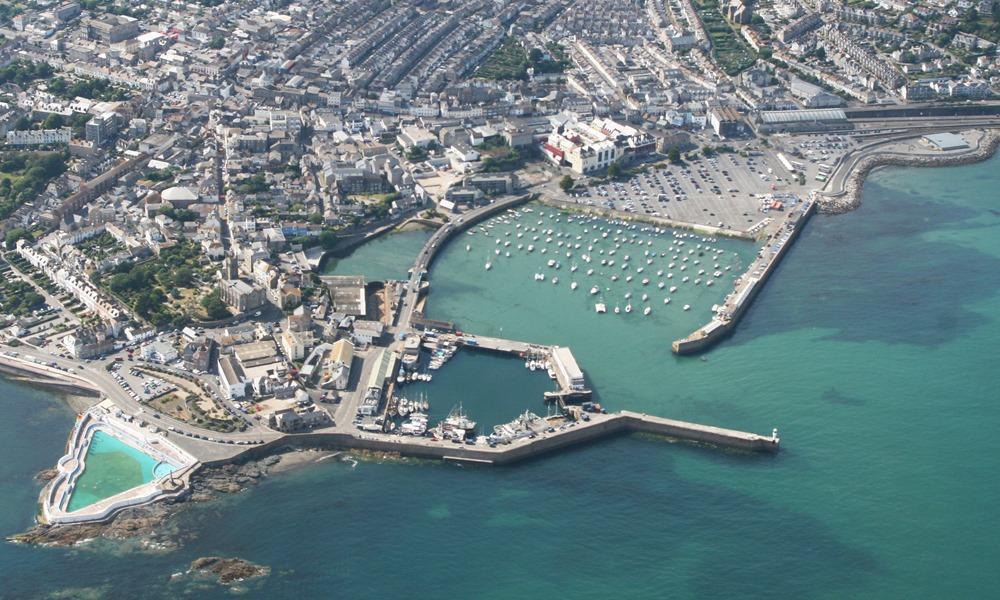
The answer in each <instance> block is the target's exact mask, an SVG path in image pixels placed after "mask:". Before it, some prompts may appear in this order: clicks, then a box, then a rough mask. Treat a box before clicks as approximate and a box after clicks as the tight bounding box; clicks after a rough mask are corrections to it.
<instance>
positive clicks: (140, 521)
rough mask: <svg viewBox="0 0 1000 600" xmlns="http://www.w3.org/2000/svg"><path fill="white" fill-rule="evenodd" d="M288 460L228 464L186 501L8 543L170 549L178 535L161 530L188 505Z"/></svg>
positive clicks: (200, 480)
mask: <svg viewBox="0 0 1000 600" xmlns="http://www.w3.org/2000/svg"><path fill="white" fill-rule="evenodd" d="M291 454H298V453H291ZM286 456H289V455H287V454H286V455H273V456H268V457H265V458H262V459H260V460H255V461H249V462H246V463H243V464H240V465H236V464H228V465H223V466H221V467H214V468H203V469H201V470H199V471H198V472H197V473H195V474H194V475H192V477H191V488H190V491H189V493H188V494H186V496H184V497H181V498H177V499H174V500H167V501H162V502H155V503H153V504H148V505H145V506H137V507H134V508H127V509H125V510H123V511H121V512H120V513H118V514H117V515H116V516H115V517H113V518H112V519H111V520H109V521H106V522H103V523H81V524H73V525H45V524H37V525H35V526H34V527H32V528H31V529H29V530H27V531H25V532H23V533H19V534H17V535H13V536H10V537H8V538H7V539H8V541H11V542H16V543H24V544H37V545H43V546H73V545H76V544H81V543H84V542H86V541H89V540H94V539H105V540H117V541H124V540H133V539H138V541H139V546H140V547H141V548H144V549H150V550H155V549H161V550H162V549H169V548H173V547H176V546H177V545H178V541H179V539H180V535H179V533H180V532H178V531H176V528H174V527H165V526H164V525H165V522H166V521H167V520H168V519H169V518H170V517H172V516H173V515H174V514H175V513H177V512H178V511H179V510H180V509H181V508H182V507H183V506H185V505H186V504H187V503H188V502H209V501H211V500H215V499H216V498H219V497H220V496H222V495H226V494H235V493H238V492H241V491H243V490H245V489H247V488H249V487H252V486H254V485H257V484H258V483H259V482H260V481H261V480H263V479H264V478H265V477H267V476H268V475H269V474H270V473H271V472H276V471H278V470H279V469H278V468H277V467H278V465H279V464H280V463H282V462H287V463H295V462H297V461H296V460H295V459H294V458H293V459H289V460H285V457H286ZM50 471H51V470H50V469H47V470H46V471H42V472H41V473H39V474H38V475H37V476H36V478H37V479H39V480H44V479H45V478H46V477H49V476H50V475H51V473H50Z"/></svg>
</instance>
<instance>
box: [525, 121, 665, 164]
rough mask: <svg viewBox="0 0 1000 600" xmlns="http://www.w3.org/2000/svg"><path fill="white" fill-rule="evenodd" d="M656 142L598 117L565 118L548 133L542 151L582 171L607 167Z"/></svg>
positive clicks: (550, 157) (558, 162)
mask: <svg viewBox="0 0 1000 600" xmlns="http://www.w3.org/2000/svg"><path fill="white" fill-rule="evenodd" d="M655 145H656V143H655V140H654V139H653V138H652V137H651V136H650V135H648V134H646V133H644V132H642V131H640V130H638V129H636V128H634V127H630V126H628V125H622V124H620V123H617V122H615V121H612V120H611V119H601V118H597V119H594V120H593V121H591V122H589V123H584V122H582V121H576V120H571V121H568V122H566V123H565V124H564V125H563V126H562V128H561V131H560V130H556V131H554V132H552V133H551V134H550V135H549V138H548V141H546V142H545V143H544V144H542V151H543V152H544V153H545V155H546V156H547V157H548V158H549V160H551V161H552V162H554V163H555V164H557V165H568V166H569V168H570V169H572V170H573V171H574V172H576V173H580V174H581V175H583V174H589V173H593V172H596V171H600V170H602V169H606V168H608V167H609V166H611V164H613V163H615V162H617V161H618V160H619V159H621V158H623V157H625V156H626V155H629V154H641V153H645V152H650V151H652V150H653V149H654V148H655Z"/></svg>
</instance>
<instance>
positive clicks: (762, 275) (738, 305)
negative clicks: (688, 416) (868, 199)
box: [671, 199, 816, 354]
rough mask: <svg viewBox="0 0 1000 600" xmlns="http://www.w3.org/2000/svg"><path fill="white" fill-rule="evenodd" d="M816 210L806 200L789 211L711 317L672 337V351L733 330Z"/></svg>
mask: <svg viewBox="0 0 1000 600" xmlns="http://www.w3.org/2000/svg"><path fill="white" fill-rule="evenodd" d="M815 209H816V203H815V201H813V200H812V199H809V200H806V201H804V202H802V203H800V204H799V205H798V206H796V207H795V208H793V209H792V210H790V211H789V212H788V214H787V215H786V216H785V219H784V222H783V223H782V226H781V227H780V228H779V229H778V230H777V231H776V232H775V233H773V234H772V235H771V236H770V237H768V239H767V240H766V241H765V242H764V247H763V248H761V250H760V254H758V255H757V258H755V259H754V261H753V262H752V263H750V266H749V268H748V269H747V270H746V272H745V273H744V274H743V275H742V276H741V277H740V278H739V279H737V280H736V284H735V286H734V287H733V290H732V291H731V292H730V293H729V294H728V295H727V296H726V298H725V300H724V301H723V303H722V304H721V305H719V306H716V307H714V310H715V315H714V316H713V317H712V320H710V321H709V322H708V323H706V324H705V325H702V326H701V327H699V328H698V329H696V330H695V331H694V332H692V333H691V334H690V335H688V336H687V337H684V338H681V339H679V340H675V341H674V342H673V344H672V345H671V348H672V349H673V352H674V354H695V353H697V352H702V351H704V350H706V349H708V348H709V347H710V346H712V345H713V344H715V343H716V342H718V341H719V340H721V339H722V338H724V337H726V336H727V335H729V334H731V333H732V332H733V329H735V328H736V325H737V323H739V320H740V319H741V318H742V317H743V315H744V314H745V313H746V310H747V308H749V307H750V304H751V303H752V302H753V300H754V298H755V297H756V296H757V294H758V293H759V292H760V290H761V289H762V288H763V287H764V284H765V283H766V282H767V280H768V278H770V277H771V274H772V273H774V270H775V269H776V268H777V266H778V263H780V262H781V259H782V258H783V257H784V256H785V253H787V252H788V249H789V248H790V247H791V245H792V243H793V242H794V241H795V238H797V237H798V235H799V232H800V231H802V228H803V227H804V226H805V224H806V222H807V221H808V220H809V217H810V216H811V215H812V214H813V212H814V211H815Z"/></svg>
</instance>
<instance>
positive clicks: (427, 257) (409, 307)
mask: <svg viewBox="0 0 1000 600" xmlns="http://www.w3.org/2000/svg"><path fill="white" fill-rule="evenodd" d="M527 200H528V195H520V196H514V197H511V198H505V199H503V200H497V201H496V202H493V203H492V204H487V205H485V206H480V207H479V208H474V209H472V210H470V211H467V212H464V213H462V214H461V216H459V217H458V218H457V219H455V221H454V222H451V223H446V224H445V225H443V226H442V227H440V228H439V229H438V230H437V231H435V232H434V235H432V236H431V237H430V239H429V240H427V242H426V243H425V244H424V247H423V248H421V249H420V252H419V253H417V258H416V260H415V261H414V263H413V269H412V270H411V271H410V279H409V281H408V282H407V284H406V289H405V290H404V291H403V299H402V302H401V305H400V310H399V319H398V320H397V322H396V323H397V327H398V329H399V330H400V331H408V330H409V329H410V321H411V320H412V319H413V312H414V311H415V310H416V306H417V300H418V299H419V297H420V283H421V281H422V280H423V277H424V274H425V273H426V271H427V269H428V268H429V267H430V264H431V261H433V260H434V255H435V254H437V252H438V250H440V249H441V248H442V247H443V246H444V244H445V243H446V242H447V241H448V238H449V237H451V235H452V234H453V233H455V232H460V231H462V230H464V229H465V228H467V227H469V226H471V225H474V224H476V223H478V222H479V221H481V220H482V219H483V218H485V217H486V216H489V215H492V214H494V213H498V212H501V211H503V210H505V209H507V208H511V207H514V206H517V205H518V204H522V203H524V202H526V201H527Z"/></svg>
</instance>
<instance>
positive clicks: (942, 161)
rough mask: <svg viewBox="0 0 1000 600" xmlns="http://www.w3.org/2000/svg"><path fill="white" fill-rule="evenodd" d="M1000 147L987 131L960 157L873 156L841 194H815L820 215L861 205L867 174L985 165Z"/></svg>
mask: <svg viewBox="0 0 1000 600" xmlns="http://www.w3.org/2000/svg"><path fill="white" fill-rule="evenodd" d="M998 147H1000V134H998V133H997V132H996V131H993V130H990V131H989V132H987V133H986V135H985V136H983V139H982V140H980V142H979V145H978V147H977V148H975V149H974V150H972V151H970V152H966V153H963V154H953V155H947V156H934V155H928V156H906V155H901V154H873V155H872V156H868V157H865V158H863V159H862V160H860V161H859V162H858V163H857V165H856V166H855V168H854V172H853V173H851V175H850V177H848V179H847V181H846V182H845V183H844V190H843V192H841V193H840V194H837V195H833V196H829V195H826V194H822V193H820V194H816V199H817V200H818V207H819V212H821V213H824V214H841V213H846V212H850V211H852V210H854V209H856V208H857V207H858V206H860V205H861V188H862V186H863V185H864V182H865V179H867V177H868V174H869V173H871V172H872V171H873V170H874V169H876V168H878V167H886V166H900V167H949V166H958V165H966V164H972V163H977V162H981V161H984V160H986V159H988V158H989V157H991V156H993V154H994V153H995V152H996V151H997V148H998Z"/></svg>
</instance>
